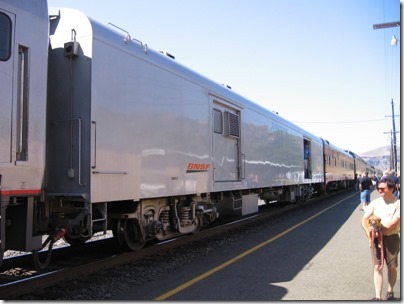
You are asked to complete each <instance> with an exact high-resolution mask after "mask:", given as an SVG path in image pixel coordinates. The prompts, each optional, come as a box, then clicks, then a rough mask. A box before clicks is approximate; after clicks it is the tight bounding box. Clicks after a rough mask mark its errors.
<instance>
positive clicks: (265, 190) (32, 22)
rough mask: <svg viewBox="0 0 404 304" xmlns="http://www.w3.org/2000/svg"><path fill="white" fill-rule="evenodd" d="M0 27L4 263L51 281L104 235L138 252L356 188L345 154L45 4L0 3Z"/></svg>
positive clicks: (121, 34) (120, 35)
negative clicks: (54, 261) (64, 246)
mask: <svg viewBox="0 0 404 304" xmlns="http://www.w3.org/2000/svg"><path fill="white" fill-rule="evenodd" d="M0 26H1V28H2V31H1V33H0V35H1V36H0V46H1V47H0V61H1V73H0V80H1V81H0V85H1V90H0V95H1V99H0V109H1V111H0V115H1V120H0V123H1V128H0V143H1V145H0V157H1V159H0V186H1V187H0V191H1V192H0V196H1V218H0V240H1V257H2V256H3V253H4V252H5V251H6V250H20V251H27V252H28V251H33V252H34V258H35V262H36V264H37V266H38V267H45V266H46V264H47V263H48V262H49V258H48V259H47V260H46V261H45V262H42V261H40V260H39V258H38V254H37V252H38V251H39V250H41V249H43V248H44V247H45V246H48V249H49V250H48V252H49V253H50V252H51V249H52V245H53V243H54V242H55V241H56V240H57V239H59V238H61V237H63V238H64V239H65V240H66V241H67V242H69V243H70V244H77V243H82V242H85V241H87V240H88V239H90V238H91V237H92V236H93V235H94V233H96V232H103V233H105V232H106V231H107V230H112V231H113V233H114V236H115V238H116V239H117V240H118V242H119V244H120V245H121V246H122V247H123V248H124V249H126V250H136V249H139V248H141V247H142V246H143V245H144V243H145V241H146V240H148V239H153V238H157V239H158V240H164V239H167V238H172V237H174V236H176V235H180V234H189V233H194V232H197V231H198V230H199V229H200V228H201V227H202V226H203V225H206V224H209V223H210V222H212V221H214V220H216V219H217V218H218V217H219V216H226V215H229V214H232V215H234V214H237V215H241V216H242V215H245V214H249V213H254V212H256V211H257V210H258V198H260V199H262V200H265V201H266V202H271V201H288V202H295V201H298V200H304V199H307V198H308V197H311V196H313V195H314V194H315V193H321V192H325V191H329V190H332V189H337V188H338V189H339V188H345V187H349V186H350V185H351V184H352V182H353V180H354V168H355V164H354V161H355V158H354V157H353V156H352V155H350V154H349V153H346V152H344V151H343V150H341V149H339V148H337V147H334V146H332V145H331V144H329V143H328V142H327V141H325V140H323V139H321V138H319V137H317V136H315V135H313V134H311V133H309V132H307V131H305V130H303V129H301V128H299V127H298V126H296V125H294V124H292V123H290V122H288V121H287V120H285V119H283V118H282V117H280V116H279V115H277V114H274V113H273V112H272V111H269V110H267V109H264V108H262V107H260V106H258V105H257V104H255V103H254V102H252V101H250V100H248V99H246V98H244V97H242V96H240V95H238V94H236V93H235V92H233V91H232V90H231V89H229V88H228V87H226V86H223V85H220V84H218V83H216V82H214V81H212V80H210V79H208V78H206V77H204V76H202V75H200V74H198V73H196V72H194V71H192V70H190V69H188V68H186V67H185V66H183V65H181V64H180V63H178V62H176V61H175V59H174V58H173V56H167V55H166V54H163V53H160V52H158V51H155V50H153V49H152V48H150V47H149V46H148V45H147V44H145V43H143V42H141V41H139V40H136V39H134V38H132V37H131V36H130V35H129V34H128V33H126V32H125V31H122V30H121V29H120V28H118V27H116V26H113V25H110V24H109V25H107V26H105V25H102V24H100V23H98V22H97V21H95V20H92V19H90V18H88V17H87V16H85V15H84V14H83V13H82V12H80V11H77V10H74V9H67V8H51V9H49V10H48V8H47V3H46V1H45V0H31V1H23V0H0ZM304 145H308V147H309V149H310V154H311V158H310V161H309V163H308V169H307V170H305V169H304V157H303V155H304V153H303V149H304ZM43 236H48V238H47V239H46V241H45V242H43V240H42V238H43ZM48 257H50V254H49V256H48Z"/></svg>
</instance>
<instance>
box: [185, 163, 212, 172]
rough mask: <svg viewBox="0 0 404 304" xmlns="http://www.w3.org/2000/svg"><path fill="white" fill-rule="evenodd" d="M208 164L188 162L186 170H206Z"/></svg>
mask: <svg viewBox="0 0 404 304" xmlns="http://www.w3.org/2000/svg"><path fill="white" fill-rule="evenodd" d="M209 166H210V164H197V163H188V168H187V172H201V171H208V170H209Z"/></svg>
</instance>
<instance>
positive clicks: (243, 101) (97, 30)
mask: <svg viewBox="0 0 404 304" xmlns="http://www.w3.org/2000/svg"><path fill="white" fill-rule="evenodd" d="M55 10H56V11H55ZM58 11H60V14H63V15H64V16H65V15H66V17H67V18H72V20H73V19H75V20H77V19H78V18H86V19H87V20H86V21H83V23H85V22H88V21H89V22H90V24H91V28H92V35H93V39H96V40H98V41H104V42H105V43H108V44H109V45H112V46H113V47H115V48H119V49H121V50H122V51H124V52H129V53H130V54H131V55H132V56H136V57H137V58H138V59H140V60H144V61H147V62H149V63H150V64H153V65H156V66H159V67H160V68H162V69H164V70H167V71H169V72H171V73H173V74H176V75H177V76H178V77H181V78H184V79H187V80H188V81H192V82H194V83H196V84H198V85H200V86H202V87H204V88H206V89H207V90H208V91H209V92H210V93H211V94H212V95H214V96H216V97H219V98H222V99H224V100H226V101H227V102H230V103H232V104H234V105H236V106H238V107H240V108H248V109H250V110H252V111H255V112H257V113H260V114H262V115H265V116H267V117H269V118H271V119H273V120H275V121H276V122H278V123H280V124H282V125H285V126H287V127H288V128H291V129H293V130H295V131H296V132H299V133H301V134H303V136H305V137H307V138H308V139H311V140H315V141H318V142H322V140H321V138H320V137H318V136H316V135H314V134H312V133H310V132H308V131H306V130H304V129H302V128H301V127H299V126H297V125H295V124H294V123H292V122H290V121H288V120H286V119H284V118H283V117H281V116H279V115H278V114H275V113H274V112H272V111H270V110H268V109H266V108H264V107H262V106H260V105H258V104H257V103H255V102H253V101H251V100H249V99H248V98H246V97H244V96H241V95H240V94H238V93H236V92H235V91H233V90H231V89H229V88H227V87H226V86H224V85H221V84H219V83H218V82H216V81H213V80H211V79H209V78H208V77H206V76H204V75H202V74H200V73H198V72H196V71H194V70H192V69H190V68H188V67H186V66H184V65H182V64H181V63H179V62H178V61H176V60H175V59H172V58H170V57H169V56H167V55H165V54H162V53H161V52H159V51H156V50H154V49H152V48H150V47H149V46H148V45H147V44H145V43H143V42H141V41H139V40H137V39H134V38H132V37H131V36H130V34H129V33H128V32H126V31H125V30H123V29H121V28H119V27H118V26H115V25H113V24H110V23H109V24H108V25H104V24H101V23H100V22H98V21H97V20H94V19H92V18H91V17H88V16H86V15H85V14H84V13H82V12H81V11H79V10H76V9H71V8H50V14H53V15H56V14H57V12H58ZM51 12H52V13H51ZM83 23H82V24H83Z"/></svg>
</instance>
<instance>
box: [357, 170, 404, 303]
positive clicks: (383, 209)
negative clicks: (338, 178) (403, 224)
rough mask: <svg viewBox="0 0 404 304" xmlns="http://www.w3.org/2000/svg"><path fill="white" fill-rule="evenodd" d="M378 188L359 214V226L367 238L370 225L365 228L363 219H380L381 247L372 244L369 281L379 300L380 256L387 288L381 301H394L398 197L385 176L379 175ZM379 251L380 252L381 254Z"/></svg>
mask: <svg viewBox="0 0 404 304" xmlns="http://www.w3.org/2000/svg"><path fill="white" fill-rule="evenodd" d="M378 191H379V194H380V197H379V198H377V199H375V200H373V201H372V202H371V203H370V204H369V205H368V206H367V207H366V209H365V213H364V215H363V217H362V221H361V224H362V228H363V229H364V230H365V232H366V236H367V237H368V239H370V238H371V231H372V229H373V227H369V225H367V222H368V220H369V218H370V217H371V216H374V217H376V218H379V219H380V220H381V228H380V229H379V234H381V235H382V239H383V241H382V242H381V243H382V244H383V246H381V248H379V246H374V250H372V259H373V265H374V268H373V282H374V287H375V293H376V297H375V298H373V300H380V299H381V295H382V290H383V267H380V266H379V265H383V264H382V263H383V262H384V261H382V258H383V257H384V259H385V264H386V266H387V278H388V288H387V295H386V297H385V300H397V299H395V298H394V285H395V283H396V280H397V266H398V254H399V252H400V236H399V232H400V200H399V199H398V198H397V197H395V196H394V194H393V193H394V191H396V186H395V183H394V181H393V180H392V179H391V178H389V177H383V178H382V179H381V180H380V181H379V186H378ZM382 250H383V254H382Z"/></svg>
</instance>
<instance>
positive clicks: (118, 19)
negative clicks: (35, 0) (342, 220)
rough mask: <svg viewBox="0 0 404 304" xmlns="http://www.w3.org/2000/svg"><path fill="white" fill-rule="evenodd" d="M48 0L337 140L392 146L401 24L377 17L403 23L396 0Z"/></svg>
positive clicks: (354, 146) (358, 146)
mask: <svg viewBox="0 0 404 304" xmlns="http://www.w3.org/2000/svg"><path fill="white" fill-rule="evenodd" d="M48 2H49V6H60V7H71V8H76V9H79V10H81V11H83V12H84V13H86V14H87V15H88V16H89V17H91V18H93V19H95V20H98V21H100V22H101V23H104V24H107V23H108V22H111V23H113V24H115V25H117V26H119V27H120V28H123V29H125V30H126V31H128V32H129V33H130V35H131V36H132V38H136V39H138V40H141V41H142V42H143V43H146V44H147V45H148V46H149V47H151V48H153V49H155V50H163V51H166V52H169V53H171V54H173V55H174V56H175V57H176V60H177V61H178V62H180V63H182V64H184V65H186V66H188V67H190V68H192V69H193V70H195V71H198V72H199V73H201V74H204V75H205V76H207V77H209V78H211V79H213V80H215V81H217V82H219V83H225V84H228V85H230V86H231V87H232V89H233V90H234V91H236V92H238V93H240V94H241V95H243V96H245V97H247V98H249V99H251V100H252V101H254V102H256V103H258V104H260V105H262V106H264V107H266V108H268V109H269V110H274V111H277V112H278V113H279V115H281V116H283V117H284V118H286V119H288V120H290V121H292V122H294V123H296V124H297V125H299V126H301V127H303V128H304V129H306V130H308V131H310V132H312V133H314V134H316V135H318V136H321V137H322V138H324V139H327V140H329V141H330V142H331V143H333V144H334V145H337V146H339V147H341V148H344V149H349V150H352V151H354V152H356V153H359V154H360V153H363V152H367V151H369V150H372V149H375V148H378V147H381V146H390V143H391V141H390V134H385V132H388V133H389V132H390V131H391V130H392V117H391V115H392V111H391V100H392V99H393V100H394V104H395V107H394V111H395V115H400V83H401V80H400V65H401V63H400V52H401V45H400V42H401V37H400V28H399V27H395V28H387V29H378V30H374V29H373V25H374V24H378V23H386V22H393V21H399V20H400V10H401V8H400V1H399V0H309V1H302V0H286V1H281V0H276V1H275V0H248V1H247V0H239V1H234V0H115V1H106V0H48ZM393 35H395V36H396V37H397V39H399V40H400V41H399V44H398V45H397V46H395V47H393V46H391V45H390V40H391V38H392V36H393ZM386 116H387V117H386ZM388 116H390V117H388ZM395 121H396V131H399V130H400V118H399V117H396V119H395ZM397 144H398V145H400V134H397Z"/></svg>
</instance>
